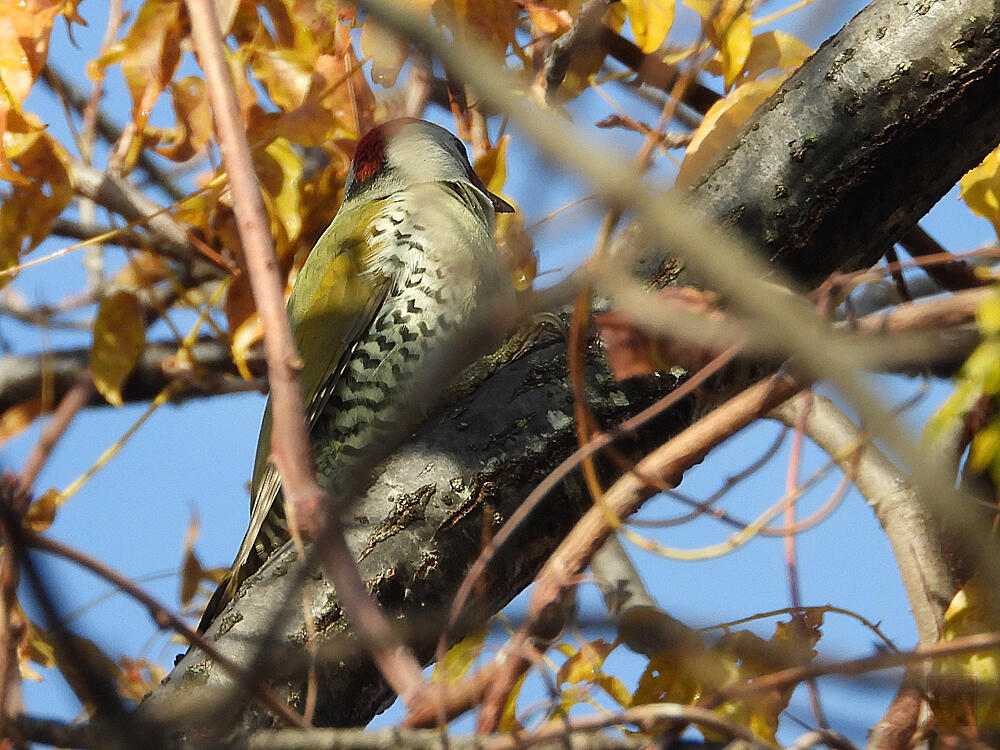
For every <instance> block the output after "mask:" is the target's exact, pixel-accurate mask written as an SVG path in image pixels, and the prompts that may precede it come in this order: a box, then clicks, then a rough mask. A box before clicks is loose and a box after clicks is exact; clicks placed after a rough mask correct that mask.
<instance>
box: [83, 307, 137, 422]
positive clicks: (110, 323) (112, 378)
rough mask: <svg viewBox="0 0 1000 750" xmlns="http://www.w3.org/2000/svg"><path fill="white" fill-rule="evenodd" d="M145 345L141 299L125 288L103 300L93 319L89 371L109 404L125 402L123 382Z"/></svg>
mask: <svg viewBox="0 0 1000 750" xmlns="http://www.w3.org/2000/svg"><path fill="white" fill-rule="evenodd" d="M145 347H146V326H145V322H144V321H143V317H142V306H141V305H140V304H139V300H138V298H137V297H136V296H135V295H134V294H133V293H132V292H129V291H126V290H124V289H122V290H119V291H117V292H113V293H112V294H109V295H107V296H106V297H105V298H104V299H102V300H101V304H100V306H99V307H98V308H97V318H96V319H95V320H94V342H93V345H92V346H91V349H90V373H91V378H92V379H93V381H94V385H95V386H97V390H98V392H99V393H100V394H101V395H102V396H104V398H105V399H107V401H108V403H110V404H112V405H113V406H121V405H122V403H123V402H122V394H121V388H122V385H123V384H124V383H125V379H126V378H127V377H128V376H129V373H131V372H132V368H133V367H134V366H135V363H136V360H138V359H139V355H140V354H142V350H143V349H144V348H145Z"/></svg>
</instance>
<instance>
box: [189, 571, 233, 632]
mask: <svg viewBox="0 0 1000 750" xmlns="http://www.w3.org/2000/svg"><path fill="white" fill-rule="evenodd" d="M234 580H235V579H234V578H233V571H231V570H230V571H229V572H228V573H226V577H225V578H223V579H222V581H221V582H220V583H219V586H218V587H217V588H216V589H215V593H214V594H212V598H211V599H209V600H208V604H207V605H206V607H205V611H204V612H202V614H201V620H199V621H198V632H199V633H204V632H205V631H206V630H208V626H209V625H211V624H212V621H213V620H214V619H215V618H216V617H218V616H219V614H220V613H221V612H222V610H223V609H224V608H225V606H226V605H227V604H228V603H229V600H230V599H232V598H233V593H234V591H233V589H234V588H235V587H234V586H233V585H232V584H233V581H234Z"/></svg>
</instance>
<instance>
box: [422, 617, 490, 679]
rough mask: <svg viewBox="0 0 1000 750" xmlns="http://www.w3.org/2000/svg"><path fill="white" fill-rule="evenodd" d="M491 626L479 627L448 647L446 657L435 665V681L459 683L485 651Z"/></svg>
mask: <svg viewBox="0 0 1000 750" xmlns="http://www.w3.org/2000/svg"><path fill="white" fill-rule="evenodd" d="M488 634H489V628H479V629H478V630H475V631H473V632H472V633H470V634H469V635H467V636H465V638H463V639H462V640H460V641H459V642H458V643H456V644H455V645H454V646H452V647H451V648H450V649H448V653H447V654H445V655H444V659H442V660H441V661H440V662H438V663H437V664H435V665H434V675H433V680H434V682H438V683H441V682H443V683H445V684H446V685H457V684H458V683H459V682H461V680H462V678H463V677H465V675H466V674H468V673H469V670H470V669H472V665H473V663H474V662H475V661H476V658H477V657H478V656H479V654H481V653H482V651H483V643H484V642H485V641H486V636H487V635H488Z"/></svg>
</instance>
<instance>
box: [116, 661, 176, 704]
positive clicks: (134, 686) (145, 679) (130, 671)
mask: <svg viewBox="0 0 1000 750" xmlns="http://www.w3.org/2000/svg"><path fill="white" fill-rule="evenodd" d="M118 666H119V667H121V670H120V671H119V673H118V692H119V693H120V694H121V695H122V697H123V698H126V699H129V700H132V701H135V702H137V703H138V702H139V701H141V700H142V699H143V698H144V697H145V696H146V694H147V693H149V692H150V691H151V690H152V689H153V688H155V687H156V686H157V685H159V684H160V681H161V680H163V678H164V677H166V676H167V673H166V671H165V670H164V669H163V668H162V667H161V666H159V665H157V664H153V663H151V662H149V661H147V660H146V659H130V658H129V657H127V656H120V657H119V658H118Z"/></svg>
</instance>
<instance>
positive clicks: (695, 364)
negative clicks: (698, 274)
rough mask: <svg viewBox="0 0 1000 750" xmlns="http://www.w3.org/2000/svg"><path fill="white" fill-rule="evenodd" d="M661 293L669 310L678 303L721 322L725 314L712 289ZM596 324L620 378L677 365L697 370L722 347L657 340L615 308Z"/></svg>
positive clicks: (610, 361)
mask: <svg viewBox="0 0 1000 750" xmlns="http://www.w3.org/2000/svg"><path fill="white" fill-rule="evenodd" d="M658 296H660V297H662V298H663V300H664V309H665V311H666V310H669V308H670V306H671V305H674V306H676V307H677V308H678V309H679V310H682V311H684V312H687V313H697V314H701V315H704V316H705V318H706V319H707V320H715V321H718V320H721V319H722V317H723V313H721V312H718V311H717V310H715V309H714V305H715V302H716V298H715V296H714V295H712V294H711V293H708V292H701V291H699V290H697V289H692V288H689V287H685V288H682V289H664V290H661V291H660V292H659V293H658ZM594 324H595V325H596V326H597V328H598V330H599V331H600V334H601V340H602V342H603V343H604V350H605V353H606V355H607V358H608V366H609V367H610V368H611V372H612V373H614V376H615V378H616V379H617V380H626V379H628V378H633V377H638V376H642V375H650V374H652V373H654V372H664V371H668V370H670V369H672V368H674V367H683V368H685V369H687V370H689V371H691V370H696V369H698V368H699V367H701V366H703V365H704V364H705V363H707V362H708V361H710V360H711V359H712V358H713V357H715V356H716V355H717V354H718V353H719V348H718V347H713V346H711V345H698V344H694V343H690V342H688V341H683V340H674V339H667V338H659V339H655V338H653V337H651V336H650V335H649V334H648V333H646V332H645V331H644V330H642V328H640V327H639V326H638V325H636V323H635V322H634V321H633V320H631V319H629V318H628V317H627V316H625V315H622V314H621V313H617V312H614V311H612V312H608V313H601V314H598V315H595V316H594Z"/></svg>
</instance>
